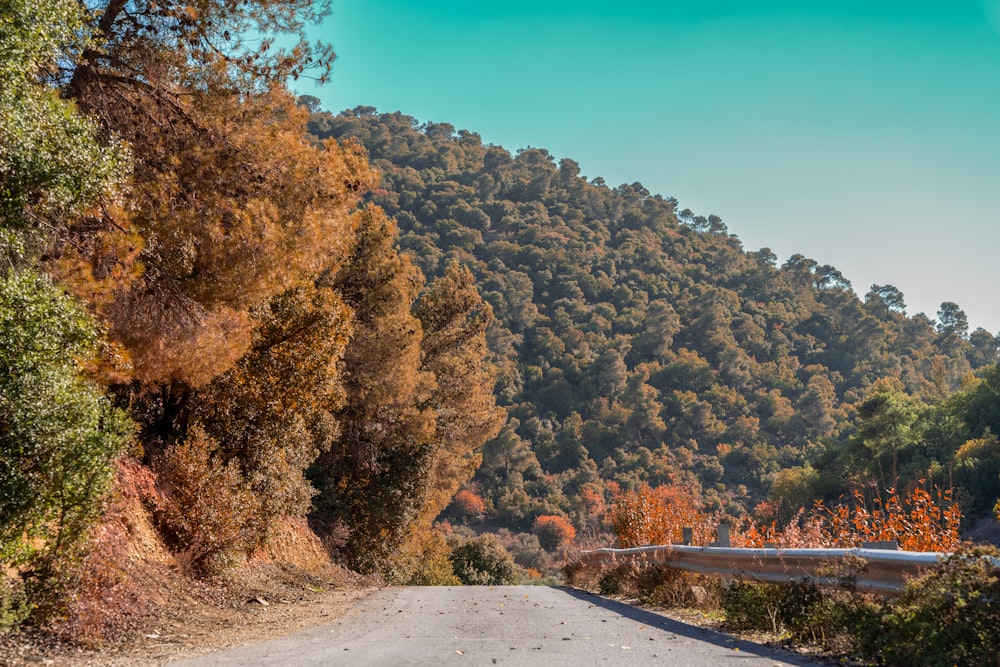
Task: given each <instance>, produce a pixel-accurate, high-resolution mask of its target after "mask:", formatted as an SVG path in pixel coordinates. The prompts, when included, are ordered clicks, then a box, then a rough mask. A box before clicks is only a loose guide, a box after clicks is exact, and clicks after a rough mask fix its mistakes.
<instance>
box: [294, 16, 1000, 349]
mask: <svg viewBox="0 0 1000 667" xmlns="http://www.w3.org/2000/svg"><path fill="white" fill-rule="evenodd" d="M312 34H313V36H314V37H316V38H318V39H322V40H324V41H328V42H330V43H332V44H333V46H334V49H335V50H336V52H337V55H338V57H337V60H336V62H335V63H334V69H333V76H332V79H331V81H330V82H329V83H328V84H326V85H324V86H320V87H315V86H314V85H313V84H310V83H304V82H302V83H299V84H298V85H297V90H298V92H300V93H303V94H310V95H315V96H316V97H318V98H320V100H322V102H323V107H324V108H325V109H327V110H329V111H334V112H337V111H341V110H343V109H347V108H352V107H355V106H373V107H376V108H377V109H378V110H379V111H382V112H392V111H402V112H403V113H405V114H408V115H410V116H413V117H415V118H417V119H418V120H419V121H421V122H425V121H434V122H447V123H451V124H452V125H454V126H455V127H456V128H457V129H467V130H471V131H474V132H477V133H479V134H480V135H481V136H482V138H483V141H484V142H485V143H489V144H497V145H502V146H504V147H505V148H507V149H508V150H511V151H516V150H517V149H519V148H524V147H527V146H533V147H540V148H545V149H547V150H548V151H549V152H550V153H552V154H553V155H555V156H556V158H557V159H558V158H563V157H568V158H572V159H573V160H576V161H577V162H578V163H579V164H580V166H581V170H582V173H583V174H584V175H586V176H587V177H588V178H591V179H593V178H595V177H598V176H600V177H602V178H603V179H604V180H605V181H606V182H607V183H608V184H609V185H612V186H614V185H618V184H621V183H633V182H637V181H638V182H641V183H642V184H643V185H645V186H646V187H647V188H648V189H649V190H650V191H652V192H654V193H658V194H661V195H663V196H665V197H676V198H677V199H678V201H679V204H680V208H682V209H683V208H690V209H691V210H693V211H694V212H695V213H697V214H701V215H709V214H716V215H719V216H720V217H722V218H723V220H724V221H725V222H726V224H727V225H728V227H729V230H730V232H732V233H735V234H737V235H738V236H739V237H740V239H741V240H742V242H743V244H744V246H745V248H746V249H747V250H757V249H759V248H762V247H769V248H771V249H772V250H773V251H774V252H775V254H777V256H778V258H779V262H783V261H784V260H785V259H787V258H788V257H790V256H791V255H792V254H794V253H801V254H803V255H805V256H807V257H810V258H812V259H814V260H816V261H817V262H818V263H820V264H830V265H833V266H834V267H836V268H837V269H839V270H840V271H841V272H842V273H843V274H844V276H845V277H847V278H848V279H849V280H851V282H852V283H853V285H854V289H855V291H856V292H857V293H858V294H859V295H860V296H862V297H863V296H864V294H865V293H866V292H867V291H868V290H869V288H870V287H871V285H872V284H876V283H877V284H880V285H884V284H891V285H894V286H896V287H897V288H899V289H900V290H901V291H902V292H903V294H904V296H905V300H906V304H907V312H908V313H909V314H911V315H912V314H915V313H917V312H924V313H926V314H927V315H928V316H929V317H931V318H932V319H934V318H936V316H937V311H938V308H939V307H940V304H941V303H942V302H944V301H951V302H955V303H957V304H958V305H959V306H960V307H961V308H962V309H963V310H964V311H965V312H966V314H967V315H968V318H969V323H970V328H971V329H974V328H976V327H983V328H985V329H987V330H989V331H990V332H992V333H994V334H997V333H998V332H1000V301H998V300H997V299H996V298H995V297H996V290H997V286H998V285H1000V261H998V254H1000V207H998V206H997V205H996V202H995V201H994V200H995V198H996V197H995V196H996V195H997V194H1000V0H939V1H934V2H931V1H927V0H907V1H905V2H904V1H898V0H838V1H836V2H828V1H823V0H754V1H752V2H751V1H748V0H661V1H659V2H640V1H631V0H605V1H601V2H599V1H597V0H527V1H526V0H502V1H494V0H411V1H403V0H333V11H332V14H331V16H329V17H328V18H327V19H326V20H325V21H324V22H323V24H321V25H320V26H317V27H316V28H314V29H313V32H312Z"/></svg>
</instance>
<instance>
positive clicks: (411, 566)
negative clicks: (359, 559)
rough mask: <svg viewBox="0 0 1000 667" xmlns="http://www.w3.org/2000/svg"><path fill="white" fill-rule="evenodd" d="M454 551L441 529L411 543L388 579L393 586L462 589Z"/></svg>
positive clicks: (417, 537)
mask: <svg viewBox="0 0 1000 667" xmlns="http://www.w3.org/2000/svg"><path fill="white" fill-rule="evenodd" d="M450 556H451V549H450V548H449V547H448V542H447V540H445V538H444V535H442V534H441V532H440V531H438V530H431V531H428V532H427V533H426V534H424V535H420V536H416V537H414V538H413V539H410V540H408V541H407V542H406V543H405V544H404V545H403V547H402V548H401V549H400V551H399V553H398V554H397V555H396V558H395V563H394V565H395V569H394V571H393V572H391V573H390V574H391V575H392V576H390V577H388V578H389V580H390V581H392V582H393V583H400V584H404V585H407V586H458V585H460V584H461V583H462V582H461V580H460V579H459V578H458V577H457V576H455V568H454V567H453V566H452V563H451V560H449V557H450Z"/></svg>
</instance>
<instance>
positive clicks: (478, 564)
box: [450, 533, 515, 586]
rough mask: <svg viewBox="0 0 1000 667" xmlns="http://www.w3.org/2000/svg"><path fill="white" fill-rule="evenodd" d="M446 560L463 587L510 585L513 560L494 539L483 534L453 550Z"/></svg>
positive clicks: (513, 568)
mask: <svg viewBox="0 0 1000 667" xmlns="http://www.w3.org/2000/svg"><path fill="white" fill-rule="evenodd" d="M450 560H451V564H452V567H454V568H455V574H456V575H457V576H458V578H459V579H461V580H462V583H463V584H466V585H467V586H484V585H489V586H504V585H509V584H513V583H514V579H515V577H514V570H515V566H514V559H513V558H512V557H511V555H510V554H509V553H508V552H507V550H506V549H504V548H503V545H502V544H501V543H500V540H499V539H498V538H497V536H496V535H491V534H489V533H487V534H486V535H482V536H480V537H476V538H473V539H471V540H469V541H467V542H464V543H462V544H459V545H457V546H455V547H454V548H453V549H452V552H451V556H450Z"/></svg>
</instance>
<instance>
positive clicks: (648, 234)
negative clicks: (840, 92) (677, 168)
mask: <svg viewBox="0 0 1000 667" xmlns="http://www.w3.org/2000/svg"><path fill="white" fill-rule="evenodd" d="M316 102H317V101H316V100H315V99H314V98H303V99H302V100H300V103H304V104H306V105H307V106H311V107H312V108H311V111H313V115H312V118H311V121H310V123H309V128H310V131H311V132H312V133H313V134H314V135H315V136H316V137H319V138H329V137H333V138H336V139H337V140H338V141H343V140H344V139H346V138H349V137H353V138H355V139H357V141H359V142H361V143H362V144H363V145H364V146H365V147H366V148H367V150H368V152H369V154H370V159H371V162H372V164H373V166H375V167H376V168H377V169H378V170H380V171H381V174H382V182H381V189H380V190H378V191H377V192H376V194H375V196H374V201H375V202H376V203H377V204H379V205H380V206H381V207H383V208H384V209H385V211H386V212H387V213H388V214H389V215H391V216H394V217H395V218H396V219H397V220H398V222H399V228H400V231H401V237H400V241H399V243H400V245H401V246H402V247H403V248H404V249H405V250H407V251H409V253H411V254H412V257H413V259H414V261H415V262H416V263H417V264H418V265H419V266H420V268H421V269H422V270H423V271H424V272H425V273H426V274H427V275H428V277H431V276H439V275H442V273H443V272H444V270H445V268H446V267H447V266H448V265H449V264H450V263H452V262H458V263H460V264H462V265H466V266H468V267H470V268H471V270H472V271H473V273H474V275H475V277H476V279H477V281H478V284H479V287H480V290H481V292H482V295H483V297H484V298H485V300H486V301H488V302H489V303H490V304H491V305H492V307H493V309H494V311H495V313H496V315H497V317H498V323H497V325H496V326H495V327H494V328H493V330H492V331H491V333H490V343H491V347H492V349H493V351H494V353H495V355H496V357H497V359H498V363H499V365H500V367H501V377H500V381H499V383H498V385H497V388H496V391H497V396H498V400H499V402H500V403H501V404H502V405H504V406H506V407H507V408H508V410H509V414H510V420H509V423H508V425H507V427H506V428H505V430H504V431H503V432H502V433H501V435H500V436H499V437H498V438H497V439H496V440H494V441H493V442H491V443H490V444H489V445H487V448H486V451H485V459H484V462H483V465H482V467H481V469H480V472H479V474H478V476H477V478H476V484H477V487H476V490H477V491H478V492H480V493H481V494H482V495H483V497H484V499H485V500H486V503H487V508H488V511H490V512H492V513H493V514H494V515H495V516H496V517H497V518H498V519H499V520H500V521H501V522H503V523H505V524H506V525H509V526H512V527H518V526H520V527H525V526H527V525H528V524H529V523H530V521H531V520H532V519H533V518H534V517H535V516H537V515H539V514H562V515H566V516H569V517H571V518H574V519H576V520H577V523H578V524H579V523H580V521H579V519H580V517H581V516H583V514H585V512H586V511H587V507H586V504H587V502H597V500H595V499H602V498H609V497H610V492H611V491H613V490H614V489H615V488H616V487H615V484H617V485H618V486H619V487H621V488H626V487H634V486H636V485H638V484H640V483H642V482H649V483H650V484H661V483H665V482H668V481H674V482H685V481H687V482H693V481H694V478H697V481H698V482H700V484H701V485H702V486H703V489H704V491H705V493H706V494H707V497H708V499H709V501H710V502H714V503H716V504H717V506H719V507H725V508H728V509H730V511H733V512H738V511H739V509H738V505H741V506H742V507H752V504H753V503H755V502H757V501H758V500H760V499H762V498H763V497H765V495H766V494H767V492H768V490H769V488H770V487H771V486H772V485H773V484H774V483H775V481H776V480H780V479H784V480H785V482H787V481H788V478H789V474H788V473H787V471H786V473H781V474H778V471H780V470H783V469H791V470H794V471H797V473H798V474H800V476H802V475H805V476H808V475H812V476H813V478H812V479H811V484H812V486H813V488H812V490H813V491H815V490H816V489H819V490H823V489H826V490H827V491H834V492H835V491H837V490H838V489H839V488H842V485H843V484H845V483H846V482H847V478H848V477H849V476H851V475H855V474H860V473H858V471H851V470H848V469H847V467H846V466H847V463H848V462H849V461H848V458H846V457H845V455H844V452H845V451H848V450H849V449H850V444H849V443H851V442H854V440H852V439H851V436H852V435H853V434H854V433H855V431H856V430H857V425H858V411H857V407H858V406H859V405H860V404H862V402H863V401H864V400H865V399H866V397H871V396H872V393H873V391H875V392H877V391H889V390H891V392H896V393H899V394H900V395H903V396H905V397H906V398H907V400H911V399H912V400H913V401H914V402H915V404H919V405H930V404H933V403H935V402H936V401H938V402H939V399H941V398H942V397H944V396H946V395H948V394H949V393H951V392H954V391H955V390H956V389H958V388H959V386H960V383H961V382H962V379H963V378H964V377H966V376H968V375H969V374H970V373H971V372H973V371H974V370H975V369H980V368H984V367H986V366H989V365H992V364H993V363H995V361H996V358H997V345H998V339H997V338H995V337H994V336H993V335H992V334H990V333H989V332H986V331H984V330H976V331H974V332H972V333H971V334H970V332H969V331H968V324H967V321H966V318H965V314H964V313H963V312H962V311H961V310H960V308H959V307H958V306H957V305H955V304H953V303H945V304H942V307H941V311H940V312H939V313H937V321H934V320H932V319H930V318H928V317H927V316H925V315H924V314H917V315H908V314H907V312H906V306H905V303H904V296H903V294H901V293H900V292H899V291H898V290H897V289H896V288H894V287H893V286H891V285H883V286H872V287H871V289H870V290H860V292H856V291H855V290H854V288H853V287H852V285H851V283H850V281H849V280H848V279H847V277H845V276H843V275H842V274H841V272H840V271H838V270H837V269H836V268H834V267H832V266H827V265H818V263H817V262H815V261H813V260H812V259H809V258H807V257H804V256H802V255H794V256H792V257H790V258H788V259H787V260H784V261H782V260H781V259H780V258H777V257H776V256H775V255H774V253H773V252H771V251H770V250H769V249H768V248H762V249H760V250H747V249H745V248H744V247H743V246H742V244H741V243H740V240H739V239H738V238H737V237H736V236H735V235H734V234H731V233H729V231H728V230H727V228H726V225H725V223H724V222H723V221H722V220H721V219H719V218H718V217H716V216H707V217H703V216H701V215H696V214H694V213H692V212H691V211H688V210H680V209H681V208H682V207H681V205H680V204H679V203H678V202H677V201H676V200H675V199H673V198H670V197H664V196H661V195H657V194H653V193H651V192H649V191H648V190H647V189H646V188H644V187H643V186H642V185H641V184H639V183H633V184H631V185H621V186H618V187H610V186H608V185H607V184H605V183H604V181H603V180H602V179H600V178H595V179H593V180H588V179H587V178H585V177H583V176H581V175H580V169H579V166H578V165H577V163H575V162H574V161H573V160H571V159H562V160H559V161H558V162H557V161H556V160H555V159H554V158H553V156H552V155H550V154H549V153H548V152H547V151H545V150H544V149H538V148H528V149H524V150H520V151H518V152H517V153H516V154H512V153H511V152H510V151H508V150H506V149H504V148H502V147H499V146H492V145H484V144H483V143H482V141H481V138H480V136H479V135H477V134H475V133H473V132H469V131H465V130H459V131H456V130H455V128H454V127H453V126H451V125H448V124H445V123H426V124H421V123H419V122H418V121H417V120H415V119H413V118H411V117H409V116H406V115H403V114H401V113H392V114H379V113H377V112H376V111H375V110H374V109H372V108H370V107H361V108H357V109H354V110H352V111H348V112H345V113H343V114H341V115H336V116H335V115H332V114H330V113H327V112H322V111H319V110H318V109H317V108H316V106H315V104H316ZM859 287H860V286H859ZM861 292H863V296H861ZM880 378H896V379H898V381H899V382H898V383H896V382H893V383H891V384H886V381H883V382H882V383H880V384H878V385H875V389H873V384H874V383H876V381H878V380H879V379H880ZM887 388H888V389H887ZM973 435H979V434H973ZM940 441H941V439H940V438H939V443H938V445H936V446H938V447H939V448H940V447H944V450H942V451H937V452H935V451H930V450H928V451H922V453H921V452H918V453H915V454H913V456H911V458H912V459H913V460H914V461H917V462H919V465H918V463H916V462H914V463H913V465H912V466H911V467H913V468H914V469H915V470H921V471H927V470H928V465H927V464H928V462H929V461H933V460H934V459H935V458H937V459H941V458H942V457H943V458H947V457H949V456H951V455H952V454H953V452H952V451H946V450H947V449H948V446H946V445H941V444H940ZM927 446H928V447H930V445H927ZM882 453H884V452H882ZM878 454H879V451H878V448H876V447H873V448H872V452H870V453H869V455H868V458H869V460H868V464H870V468H871V469H872V470H875V469H876V468H877V466H876V464H878V463H880V461H878V460H877V459H878ZM914 457H915V458H914ZM810 461H812V462H814V463H816V465H821V462H824V461H825V462H826V466H827V469H826V470H824V471H823V475H821V476H820V477H821V478H822V479H820V480H819V481H817V479H816V478H815V477H816V475H815V471H814V470H813V468H811V467H810V466H809V465H807V464H808V463H809V462H810ZM818 462H820V463H818ZM887 465H888V463H886V466H887ZM934 469H935V468H934V467H933V466H931V470H930V473H931V474H932V475H933V474H934ZM937 469H938V470H940V469H941V466H940V465H938V466H937ZM807 473H808V474H807ZM925 474H926V473H925ZM890 481H891V480H890ZM939 481H940V480H939ZM802 492H803V493H805V491H802ZM588 498H589V499H591V500H590V501H588V500H587V499H588ZM734 501H736V502H734Z"/></svg>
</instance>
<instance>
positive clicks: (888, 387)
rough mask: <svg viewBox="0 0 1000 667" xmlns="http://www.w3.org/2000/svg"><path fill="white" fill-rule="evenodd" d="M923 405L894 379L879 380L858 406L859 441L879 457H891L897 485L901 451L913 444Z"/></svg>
mask: <svg viewBox="0 0 1000 667" xmlns="http://www.w3.org/2000/svg"><path fill="white" fill-rule="evenodd" d="M922 407H923V406H922V405H921V404H920V402H919V401H918V400H917V399H915V398H913V397H912V396H910V395H909V394H907V393H906V391H905V388H904V387H903V384H902V383H901V382H900V381H899V380H896V379H894V378H883V379H881V380H878V381H877V382H875V384H873V385H872V386H871V388H870V389H869V390H868V393H867V395H866V396H865V399H864V400H863V401H861V402H860V403H859V404H858V406H857V410H858V419H859V422H858V435H857V437H858V439H859V440H860V441H861V442H862V443H863V444H864V446H865V447H867V448H868V449H870V450H871V451H872V453H873V454H874V455H875V456H876V457H877V458H881V457H885V456H890V457H891V459H892V473H891V474H892V476H891V477H890V480H889V485H890V486H894V485H895V483H896V482H895V480H896V477H897V472H898V468H897V467H898V455H899V452H900V450H902V449H903V448H904V447H906V446H908V445H910V444H911V443H912V440H913V437H914V435H915V433H914V428H915V426H916V423H917V418H918V417H919V416H920V411H921V408H922Z"/></svg>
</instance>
